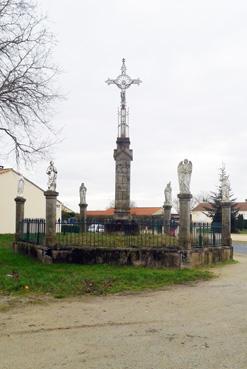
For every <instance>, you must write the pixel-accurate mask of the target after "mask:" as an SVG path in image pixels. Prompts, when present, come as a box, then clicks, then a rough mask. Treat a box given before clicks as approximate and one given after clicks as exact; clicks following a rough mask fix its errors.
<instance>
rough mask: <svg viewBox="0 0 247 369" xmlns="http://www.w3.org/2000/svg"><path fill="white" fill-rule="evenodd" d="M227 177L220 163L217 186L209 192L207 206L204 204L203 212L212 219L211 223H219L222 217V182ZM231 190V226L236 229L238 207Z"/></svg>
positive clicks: (233, 229) (223, 166)
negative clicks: (215, 189) (214, 190)
mask: <svg viewBox="0 0 247 369" xmlns="http://www.w3.org/2000/svg"><path fill="white" fill-rule="evenodd" d="M226 177H228V176H227V173H226V168H225V165H224V164H222V166H221V168H220V169H219V186H218V188H217V191H216V192H213V191H212V192H211V196H210V198H209V201H208V206H205V214H206V215H207V216H208V217H210V218H211V219H212V223H213V224H215V225H216V224H218V225H221V217H222V207H221V205H222V204H221V203H222V182H223V180H224V179H225V178H226ZM233 196H234V195H233V193H232V190H231V189H230V202H231V228H232V231H233V232H234V231H236V226H237V216H238V211H239V209H238V208H237V205H236V198H234V197H233Z"/></svg>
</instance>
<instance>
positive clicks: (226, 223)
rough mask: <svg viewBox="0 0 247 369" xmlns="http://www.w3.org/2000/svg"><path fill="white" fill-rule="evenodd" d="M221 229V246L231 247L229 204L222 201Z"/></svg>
mask: <svg viewBox="0 0 247 369" xmlns="http://www.w3.org/2000/svg"><path fill="white" fill-rule="evenodd" d="M221 208H222V229H221V237H222V239H221V244H222V246H231V245H232V239H231V202H230V201H222V203H221Z"/></svg>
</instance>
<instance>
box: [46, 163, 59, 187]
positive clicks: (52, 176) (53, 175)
mask: <svg viewBox="0 0 247 369" xmlns="http://www.w3.org/2000/svg"><path fill="white" fill-rule="evenodd" d="M46 174H48V190H49V191H56V187H57V169H56V168H55V167H54V162H53V161H50V165H49V167H48V168H47V171H46Z"/></svg>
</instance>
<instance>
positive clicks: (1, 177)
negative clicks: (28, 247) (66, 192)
mask: <svg viewBox="0 0 247 369" xmlns="http://www.w3.org/2000/svg"><path fill="white" fill-rule="evenodd" d="M19 179H20V177H19V175H18V174H17V173H15V172H14V171H9V172H6V173H3V174H0V194H1V195H0V196H1V201H0V233H15V201H14V200H15V198H16V196H17V185H18V181H19ZM24 183H25V185H24V193H23V197H24V198H25V199H26V202H25V212H24V217H25V218H43V219H45V196H44V192H43V191H42V190H41V189H40V188H38V187H36V186H35V185H34V184H32V183H31V182H29V181H28V180H26V179H25V178H24ZM61 207H62V206H61V203H60V202H58V203H57V219H59V218H60V219H61Z"/></svg>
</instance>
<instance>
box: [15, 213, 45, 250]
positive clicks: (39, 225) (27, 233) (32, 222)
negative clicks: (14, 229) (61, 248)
mask: <svg viewBox="0 0 247 369" xmlns="http://www.w3.org/2000/svg"><path fill="white" fill-rule="evenodd" d="M19 240H20V241H24V242H29V243H34V244H37V245H42V244H43V243H44V240H45V220H44V219H24V220H23V221H22V222H21V233H20V235H19Z"/></svg>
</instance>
